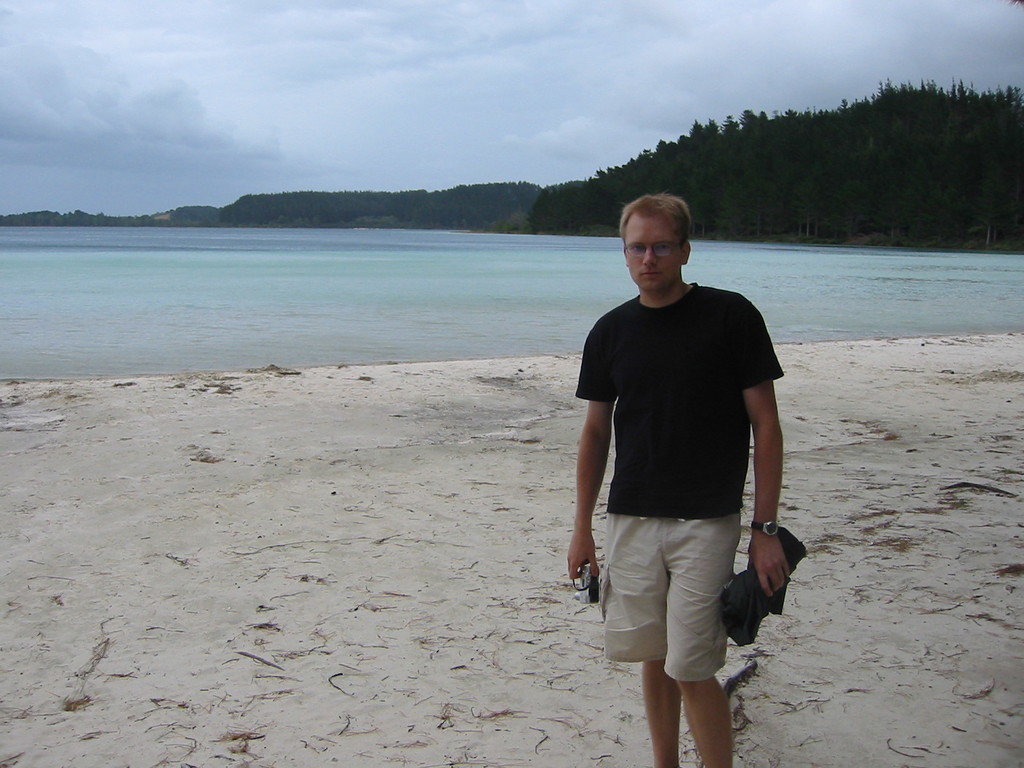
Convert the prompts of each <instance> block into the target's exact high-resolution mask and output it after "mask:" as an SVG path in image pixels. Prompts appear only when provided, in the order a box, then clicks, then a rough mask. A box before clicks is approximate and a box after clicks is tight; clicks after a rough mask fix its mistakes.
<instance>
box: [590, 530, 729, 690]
mask: <svg viewBox="0 0 1024 768" xmlns="http://www.w3.org/2000/svg"><path fill="white" fill-rule="evenodd" d="M739 540H740V516H739V515H738V514H736V515H729V516H728V517H720V518H715V519H712V520H676V519H673V518H656V517H634V516H632V515H616V514H610V515H608V534H607V544H606V551H607V555H606V558H605V567H604V568H602V569H601V581H602V584H601V612H602V613H603V614H604V619H605V625H604V626H605V656H607V657H608V658H609V659H611V660H612V661H658V660H660V659H665V672H666V673H667V674H668V675H669V677H672V678H674V679H676V680H687V681H700V680H707V679H708V678H710V677H712V676H714V674H715V673H716V672H717V671H718V670H720V669H721V668H722V667H723V666H724V665H725V648H726V640H727V635H726V632H725V626H724V625H723V624H722V609H721V605H720V603H719V595H720V593H721V591H722V587H724V586H725V584H726V583H727V582H728V581H729V579H730V578H731V576H732V574H733V564H734V562H735V558H736V548H737V546H738V545H739Z"/></svg>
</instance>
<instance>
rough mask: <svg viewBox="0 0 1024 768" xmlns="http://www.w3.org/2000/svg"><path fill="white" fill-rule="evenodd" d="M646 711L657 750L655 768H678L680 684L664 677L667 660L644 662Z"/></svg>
mask: <svg viewBox="0 0 1024 768" xmlns="http://www.w3.org/2000/svg"><path fill="white" fill-rule="evenodd" d="M642 675H643V678H642V679H643V688H644V709H645V710H646V711H647V727H648V728H649V729H650V731H651V746H652V747H653V748H654V768H677V766H678V765H679V715H680V712H681V711H682V710H681V701H682V699H681V696H680V690H679V684H678V683H677V682H676V681H675V680H673V679H672V678H671V677H669V676H668V675H666V674H665V660H664V659H662V660H661V661H645V662H644V663H643V673H642Z"/></svg>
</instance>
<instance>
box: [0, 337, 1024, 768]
mask: <svg viewBox="0 0 1024 768" xmlns="http://www.w3.org/2000/svg"><path fill="white" fill-rule="evenodd" d="M777 348H778V352H779V357H780V360H781V362H782V365H783V368H784V370H785V372H786V375H785V377H784V378H783V379H781V380H780V381H779V382H778V383H777V389H778V393H779V403H780V409H781V413H782V420H783V428H784V432H785V435H786V475H785V485H784V490H783V505H782V508H781V510H780V519H781V520H782V521H783V523H784V524H785V525H787V527H790V529H791V530H793V531H794V533H796V534H797V535H798V536H799V537H800V538H801V539H802V540H803V541H804V542H805V543H806V544H807V545H808V549H809V556H808V558H807V560H805V561H804V562H803V563H801V565H800V567H799V568H798V569H797V571H796V573H795V574H794V582H793V584H792V585H791V587H790V590H789V595H788V597H787V604H786V612H785V614H784V615H782V616H772V617H769V618H768V619H766V621H765V623H764V624H763V625H762V631H761V633H760V634H759V636H758V639H757V641H756V642H755V644H754V645H751V646H746V647H744V648H736V647H733V646H731V647H730V650H729V661H728V663H727V665H726V668H725V669H723V670H722V673H721V674H720V678H721V679H723V680H724V678H725V677H726V676H728V675H731V674H733V673H735V672H737V671H738V670H740V669H742V668H743V667H744V666H745V665H746V663H747V662H748V661H749V660H751V659H756V660H757V661H758V664H759V666H758V669H757V671H756V672H755V673H754V674H753V675H751V676H749V677H748V678H747V679H746V680H745V681H744V682H743V683H742V685H740V687H739V688H738V689H737V692H736V693H735V694H734V696H733V698H732V700H731V703H732V706H733V711H734V724H735V727H736V744H737V752H738V755H739V757H738V759H737V765H738V766H746V767H747V768H751V767H753V766H758V767H759V768H760V767H761V766H765V767H767V766H772V765H785V764H788V765H812V764H813V765H820V766H839V765H841V764H843V763H844V762H845V761H847V760H848V755H850V754H855V755H858V756H859V760H860V762H861V763H862V764H863V765H865V766H868V767H869V768H871V767H873V766H879V767H881V766H891V765H894V764H900V765H907V766H914V767H915V768H916V766H922V767H923V766H928V767H929V768H931V767H932V766H937V767H938V768H957V767H959V766H963V765H969V764H970V765H992V766H997V765H998V766H1003V765H1005V766H1010V765H1016V764H1018V763H1019V762H1020V760H1021V757H1022V753H1021V749H1020V747H1019V740H1018V739H1017V737H1016V736H1014V734H1015V733H1018V732H1019V731H1020V727H1021V724H1022V720H1024V706H1022V704H1021V702H1022V701H1024V696H1022V692H1024V672H1022V671H1021V669H1022V667H1021V663H1020V662H1021V650H1020V649H1021V648H1022V647H1024V646H1022V642H1021V641H1022V640H1024V627H1022V625H1021V623H1020V620H1019V618H1018V612H1017V608H1016V607H1015V606H1016V604H1017V603H1018V602H1019V598H1018V596H1017V594H1015V591H1016V590H1017V589H1019V588H1020V587H1021V576H1022V575H1024V538H1022V537H1024V514H1022V511H1021V504H1020V499H1021V496H1022V495H1024V464H1022V460H1021V456H1024V445H1022V443H1024V402H1022V399H1021V398H1020V396H1019V392H1020V386H1021V383H1022V382H1024V334H1021V333H1007V334H995V335H981V336H973V335H972V336H967V335H964V336H940V337H916V338H906V339H874V340H855V341H826V342H793V343H785V344H778V345H777ZM578 360H579V356H578V354H567V355H546V356H530V357H508V358H497V359H480V360H463V361H431V362H413V363H387V364H372V365H367V364H359V365H342V366H315V367H309V368H301V369H296V372H294V373H290V372H282V371H273V370H271V369H262V370H255V371H247V372H245V371H243V372H214V371H210V372H188V373H180V374H152V375H147V376H117V377H108V378H86V379H60V380H54V379H40V380H31V381H26V380H17V381H11V380H7V381H4V382H0V455H2V456H3V462H4V473H3V478H2V479H0V491H2V494H0V514H2V516H3V517H2V519H3V522H4V525H3V527H2V529H0V541H2V550H0V552H2V554H3V557H2V561H3V566H2V570H0V573H2V577H0V584H2V586H3V592H4V595H5V608H4V622H3V624H2V626H0V647H2V648H3V650H4V664H3V668H4V675H3V677H2V678H0V701H3V706H2V708H0V745H2V746H0V764H4V765H10V766H12V767H14V766H16V767H17V768H28V767H29V766H32V767H35V766H40V767H41V766H49V765H65V764H75V765H80V766H92V765H95V766H100V765H114V764H122V763H125V762H126V760H127V759H129V758H130V759H131V760H132V761H133V765H134V764H136V763H137V764H138V765H157V764H160V763H172V764H176V763H182V764H195V765H210V764H213V763H214V762H220V761H223V762H225V763H226V764H230V763H231V762H239V763H243V764H247V765H251V766H303V765H309V764H320V763H324V762H328V761H330V760H332V759H337V760H338V761H339V762H340V763H341V764H346V765H367V766H371V765H382V764H388V763H389V762H398V763H401V764H413V765H423V766H434V765H480V766H484V765H490V766H516V765H531V764H534V763H535V762H537V761H540V762H544V763H545V764H549V765H570V764H583V763H590V764H593V765H595V766H608V767H609V768H610V767H611V766H617V767H618V766H621V767H625V768H631V767H633V766H637V767H639V766H643V765H646V764H647V761H648V746H647V734H646V725H645V722H644V719H643V709H642V701H641V698H640V685H639V676H638V670H637V668H636V666H635V665H627V664H612V663H610V662H607V661H605V660H604V659H603V656H602V653H601V647H602V642H601V631H600V622H599V614H598V612H597V610H596V608H594V607H593V606H584V605H581V604H579V603H575V602H573V601H572V600H571V592H572V589H571V586H570V584H569V582H568V580H567V578H566V577H565V575H564V571H565V551H564V549H565V546H566V545H567V543H568V536H569V531H570V528H571V524H572V497H573V487H572V486H573V477H574V464H575V444H576V439H577V435H578V430H579V427H580V425H581V424H582V414H583V408H584V405H583V404H582V403H581V402H579V401H576V400H575V398H574V397H573V390H574V388H575V376H576V368H577V366H578ZM747 514H748V515H749V512H748V513H747ZM598 528H599V532H600V533H601V534H603V525H602V524H601V522H600V521H599V525H598ZM742 546H743V547H745V542H744V543H743V545H742ZM743 564H744V557H743V554H742V552H738V553H737V567H740V568H741V567H742V566H743ZM894 702H895V704H894ZM683 743H684V746H685V747H687V748H688V749H689V746H690V742H689V741H688V739H685V738H684V742H683ZM693 759H694V755H693V752H692V750H690V751H687V753H686V754H685V756H684V760H689V761H690V762H691V763H692V762H693Z"/></svg>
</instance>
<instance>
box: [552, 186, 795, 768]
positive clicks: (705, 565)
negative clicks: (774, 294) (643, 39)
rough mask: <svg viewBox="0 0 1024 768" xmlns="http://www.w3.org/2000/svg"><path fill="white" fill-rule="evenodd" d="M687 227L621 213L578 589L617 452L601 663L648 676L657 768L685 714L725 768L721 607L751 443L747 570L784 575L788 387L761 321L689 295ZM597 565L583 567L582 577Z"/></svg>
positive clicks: (678, 211) (582, 453)
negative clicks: (629, 666) (780, 383)
mask: <svg viewBox="0 0 1024 768" xmlns="http://www.w3.org/2000/svg"><path fill="white" fill-rule="evenodd" d="M690 226H691V219H690V212H689V208H688V207H687V205H686V203H685V202H684V201H683V200H682V199H680V198H678V197H675V196H672V195H645V196H644V197H641V198H639V199H637V200H634V201H633V202H632V203H629V204H628V205H627V206H625V208H624V209H623V211H622V217H621V220H620V225H619V233H620V235H621V236H622V240H623V246H624V253H625V255H626V266H627V267H628V269H629V274H630V277H632V279H633V282H634V283H636V286H637V288H638V289H639V296H638V297H637V298H635V299H633V300H631V301H628V302H626V303H625V304H623V305H621V306H619V307H617V308H616V309H614V310H612V311H611V312H609V313H608V314H606V315H605V316H604V317H602V318H601V319H600V320H598V322H597V323H596V324H595V326H594V328H593V330H592V331H591V332H590V335H589V336H588V338H587V342H586V346H585V347H584V352H583V364H582V366H581V370H580V379H579V386H578V389H577V392H576V395H577V397H580V398H582V399H584V400H588V401H589V404H588V407H587V413H586V418H585V421H584V425H583V430H582V434H581V437H580V444H579V455H578V459H577V477H576V520H575V526H574V531H573V536H572V541H571V543H570V545H569V553H568V565H569V574H570V576H573V577H575V576H577V575H578V574H579V572H580V570H581V568H583V567H589V568H590V571H591V573H592V574H593V575H594V576H598V573H599V571H598V567H597V551H596V546H595V543H594V536H593V532H592V519H593V513H594V508H595V506H596V503H597V497H598V494H599V492H600V488H601V485H602V483H603V478H604V473H605V468H606V464H607V460H608V452H609V447H610V444H611V439H612V435H613V428H614V437H615V449H616V456H615V469H614V474H613V477H612V483H611V489H610V492H609V497H608V513H609V514H608V525H607V528H608V530H607V542H606V547H605V549H606V553H605V564H604V568H603V569H601V570H600V578H601V587H602V596H601V603H602V613H603V614H604V618H605V654H606V656H607V657H608V658H609V659H612V660H614V661H637V662H642V663H643V664H642V681H643V692H644V705H645V710H646V713H647V721H648V726H649V729H650V734H651V743H652V746H653V749H654V765H655V768H675V767H676V766H678V765H679V729H680V710H681V709H684V710H685V714H686V719H687V723H688V725H689V728H690V733H691V735H692V736H693V739H694V742H695V743H696V745H697V750H698V752H699V753H700V756H701V759H702V761H703V762H704V765H705V766H706V768H726V767H728V766H732V752H733V748H732V717H731V712H730V709H729V703H728V700H727V698H726V696H725V693H724V691H723V690H722V687H721V685H720V684H719V683H718V680H717V679H716V677H715V673H716V672H717V671H718V670H720V669H721V668H722V666H723V665H724V663H725V649H726V632H725V627H724V625H723V624H722V619H721V611H720V607H719V602H718V598H719V593H720V592H721V589H722V587H723V586H724V585H725V583H726V582H727V581H728V580H729V578H730V576H731V574H732V571H733V561H734V557H735V551H736V547H737V546H738V543H739V538H740V519H739V518H740V509H741V506H742V496H743V486H744V482H745V478H746V473H747V465H748V460H749V450H750V437H751V433H752V434H753V440H754V461H753V464H754V511H753V521H754V522H753V523H752V526H753V527H754V528H756V529H755V530H752V533H751V540H750V547H749V550H748V552H749V556H750V561H751V563H752V565H753V566H754V568H756V570H757V573H758V577H759V580H760V583H761V586H762V588H763V589H764V591H765V593H766V594H769V595H770V594H771V593H772V592H773V591H774V590H776V589H778V588H779V587H781V586H782V585H783V583H784V581H785V579H786V577H787V575H788V566H787V564H786V559H785V556H784V554H783V552H782V547H781V545H780V544H779V542H778V539H777V537H775V536H774V535H772V534H773V533H774V526H773V525H769V526H767V527H765V528H764V529H763V530H761V528H762V526H763V524H764V523H774V522H775V520H776V514H777V511H778V499H779V489H780V486H781V482H782V430H781V428H780V427H779V417H778V409H777V406H776V402H775V388H774V379H777V378H779V377H781V376H782V369H781V367H780V366H779V363H778V360H777V358H776V356H775V352H774V350H773V349H772V344H771V340H770V338H769V336H768V332H767V330H766V329H765V326H764V321H763V319H762V318H761V315H760V313H759V312H758V311H757V309H756V308H754V306H753V305H752V304H750V302H748V301H747V300H746V299H745V298H743V297H742V296H740V295H739V294H737V293H731V292H728V291H721V290H717V289H714V288H708V287H704V286H699V285H696V284H693V285H690V284H687V283H686V282H684V281H683V275H682V268H683V265H684V264H686V263H687V261H688V260H689V257H690V242H689V234H690ZM587 563H589V566H587V565H586V564H587Z"/></svg>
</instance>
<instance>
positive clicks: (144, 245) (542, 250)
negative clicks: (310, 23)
mask: <svg viewBox="0 0 1024 768" xmlns="http://www.w3.org/2000/svg"><path fill="white" fill-rule="evenodd" d="M685 276H686V279H687V280H689V281H691V282H698V283H701V284H704V285H712V286H715V287H720V288H728V289H731V290H736V291H739V292H740V293H743V294H745V295H746V296H747V297H748V298H750V299H751V300H752V301H753V302H754V303H755V304H757V305H758V307H759V308H760V309H761V311H762V313H763V314H764V316H765V319H766V321H767V323H768V326H769V328H770V330H771V332H772V335H773V337H774V338H775V340H776V341H778V342H789V341H816V340H828V339H855V338H873V337H889V336H917V335H937V334H962V333H985V332H1002V331H1022V330H1024V300H1022V299H1021V296H1022V295H1024V256H1022V255H1019V254H991V253H971V252H968V253H959V252H948V251H913V250H903V249H899V250H897V249H877V248H870V249H869V248H849V247H811V246H790V245H769V244H749V243H722V242H704V241H696V242H695V243H694V246H693V255H692V257H691V259H690V264H689V265H688V266H687V267H686V275H685ZM635 293H636V292H635V289H634V287H633V284H632V282H631V281H630V280H629V275H628V273H627V272H626V268H625V265H624V260H623V257H622V252H621V246H620V244H619V241H618V240H616V239H614V238H588V237H543V236H529V235H496V234H473V233H458V232H437V231H408V230H307V229H299V230H296V229H291V230H266V229H150V228H139V229H133V228H124V229H122V228H82V229H79V228H0V379H3V378H51V377H52V378H66V377H79V376H93V375H111V376H123V375H132V374H145V373H166V372H173V371H184V370H236V369H243V368H255V367H262V366H264V365H268V364H270V363H274V364H277V365H281V366H306V365H326V364H341V363H360V362H383V361H410V360H436V359H460V358H477V357H501V356H508V355H532V354H546V353H564V352H576V351H579V349H580V348H581V346H582V344H583V340H584V338H585V336H586V334H587V331H588V330H589V329H590V326H591V325H592V324H593V322H594V320H595V319H596V318H597V317H598V316H599V315H601V314H602V313H604V312H605V311H607V310H608V309H610V308H612V307H613V306H615V305H617V304H619V303H621V302H622V301H624V300H626V299H627V298H629V297H631V296H634V295H635Z"/></svg>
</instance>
